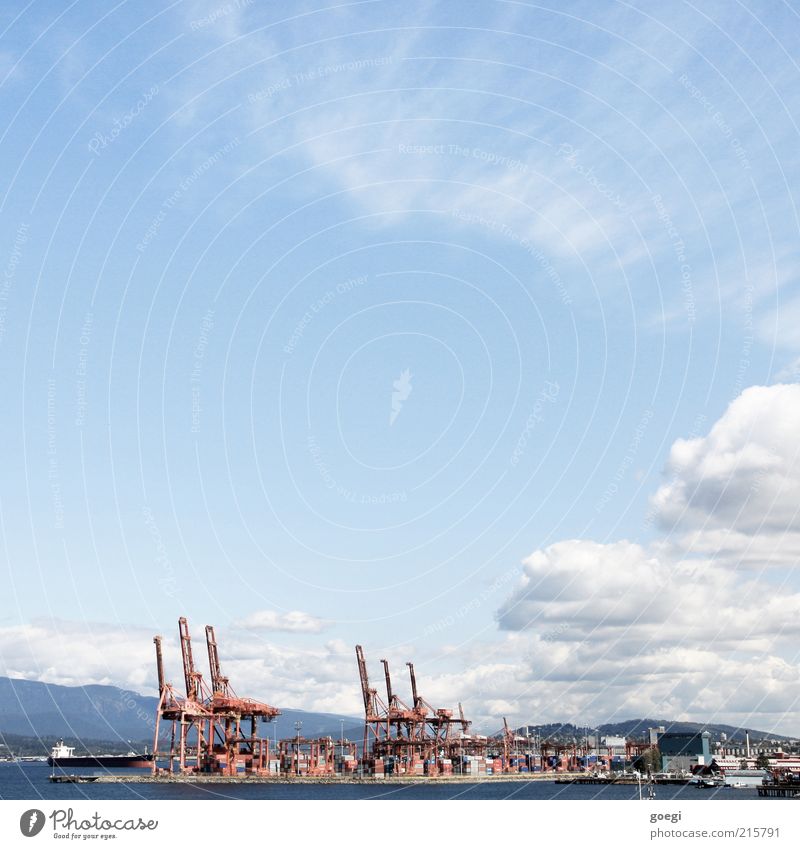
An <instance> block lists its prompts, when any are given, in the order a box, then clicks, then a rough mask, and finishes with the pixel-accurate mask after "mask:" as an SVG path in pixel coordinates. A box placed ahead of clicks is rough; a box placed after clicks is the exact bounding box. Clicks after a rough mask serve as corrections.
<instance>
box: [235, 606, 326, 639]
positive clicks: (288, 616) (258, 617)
mask: <svg viewBox="0 0 800 849" xmlns="http://www.w3.org/2000/svg"><path fill="white" fill-rule="evenodd" d="M234 624H235V625H236V626H237V627H238V628H244V629H246V630H248V631H285V632H289V633H304V634H318V633H319V632H320V631H321V630H322V629H323V628H324V627H325V625H326V623H325V622H324V621H323V620H322V619H318V618H317V617H316V616H312V615H311V614H310V613H304V612H303V611H302V610H290V611H289V612H288V613H276V612H275V611H274V610H258V611H256V612H255V613H251V614H250V615H249V616H246V617H245V618H244V619H239V620H237V621H236V622H235V623H234Z"/></svg>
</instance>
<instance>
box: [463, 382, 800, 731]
mask: <svg viewBox="0 0 800 849" xmlns="http://www.w3.org/2000/svg"><path fill="white" fill-rule="evenodd" d="M799 427H800V386H785V385H776V386H770V387H764V386H756V387H751V388H749V389H747V390H746V391H745V392H743V393H742V394H741V395H740V396H739V397H738V398H736V399H735V400H734V402H733V403H732V404H731V405H730V406H729V407H728V409H727V410H726V411H725V413H724V414H723V415H722V416H721V417H720V419H719V420H718V421H717V422H716V423H715V424H714V426H713V427H712V428H711V430H710V432H709V434H708V435H707V436H704V437H699V438H695V439H687V440H684V439H680V440H677V441H676V442H675V443H674V445H673V446H672V450H671V452H670V457H669V462H668V464H667V469H666V474H667V477H668V480H667V482H666V483H664V485H663V486H661V487H660V488H659V490H658V492H657V493H656V495H655V497H654V499H653V506H654V509H655V511H656V516H657V518H658V519H659V521H660V523H661V524H662V526H664V527H665V528H667V529H668V530H670V531H673V530H675V531H676V532H677V534H678V535H680V536H679V539H678V540H675V539H673V538H672V536H669V537H667V538H666V539H665V540H662V541H656V542H654V543H652V544H651V545H649V546H643V545H638V544H635V543H631V542H628V541H625V540H621V541H618V542H612V543H598V542H593V541H591V540H582V539H578V540H566V541H563V542H559V543H556V544H554V545H551V546H549V547H547V548H545V549H543V550H539V551H535V552H534V553H533V554H531V555H530V556H529V557H528V558H526V560H525V561H524V570H523V577H522V579H521V581H520V582H519V584H518V585H517V587H516V588H515V589H514V591H513V593H512V594H511V596H510V597H509V598H508V599H507V600H506V602H505V603H504V604H503V605H502V607H501V608H500V610H499V611H498V620H499V623H500V626H501V628H503V629H505V630H507V631H508V632H509V634H508V642H507V643H506V645H505V647H504V653H505V655H506V657H507V658H508V662H507V664H506V666H505V667H504V669H503V672H502V674H498V673H497V670H496V669H493V668H492V667H493V664H492V663H491V660H492V658H491V657H486V656H484V657H482V658H481V662H479V663H477V664H476V665H475V666H474V667H473V669H472V670H471V680H472V682H473V684H474V685H475V687H476V688H477V689H478V690H486V691H487V692H489V693H490V694H491V696H490V697H491V699H501V698H502V699H505V700H506V701H514V702H515V703H516V704H517V705H518V710H519V713H518V717H520V718H522V717H525V716H528V715H531V714H533V715H537V711H538V717H539V718H541V719H545V718H554V719H556V718H561V719H568V718H570V717H572V716H574V717H575V718H576V719H577V720H579V721H585V717H586V716H587V715H588V716H595V717H597V716H600V717H603V718H605V717H611V716H616V717H618V718H625V717H631V716H649V717H654V718H655V717H661V718H669V719H680V718H684V719H694V720H699V719H703V720H706V721H712V720H718V721H721V722H731V723H734V724H735V723H744V724H749V725H752V726H754V727H759V728H761V729H764V730H770V729H775V730H779V729H783V730H784V731H786V732H790V733H796V732H797V727H798V704H800V670H799V669H798V665H797V657H796V645H797V640H798V636H800V593H798V592H796V591H795V590H794V589H792V588H791V587H789V586H787V585H786V584H779V583H778V582H777V580H770V581H768V580H766V579H765V578H764V577H763V572H762V573H761V576H760V577H757V576H758V575H759V573H758V572H757V571H756V570H755V568H754V569H753V571H750V572H746V573H743V572H742V571H741V570H740V569H738V568H736V567H740V566H750V567H759V568H760V567H763V566H764V565H769V564H779V565H780V564H787V563H791V564H792V565H793V564H794V563H796V561H797V557H798V556H800V520H799V519H798V505H800V462H798V447H797V442H796V438H795V437H796V434H797V432H798V428H799ZM495 656H496V655H495ZM492 680H494V681H495V682H499V683H498V684H497V686H494V687H493V686H492V684H491V681H492ZM487 698H488V697H487ZM485 704H488V701H487V702H486V703H485Z"/></svg>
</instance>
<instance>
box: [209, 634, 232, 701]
mask: <svg viewBox="0 0 800 849" xmlns="http://www.w3.org/2000/svg"><path fill="white" fill-rule="evenodd" d="M206 644H207V646H208V668H209V670H210V671H211V690H212V692H214V693H222V694H223V695H228V681H229V679H228V678H226V677H225V676H224V675H223V674H222V668H221V667H220V663H219V650H218V649H217V639H216V636H215V634H214V626H213V625H206Z"/></svg>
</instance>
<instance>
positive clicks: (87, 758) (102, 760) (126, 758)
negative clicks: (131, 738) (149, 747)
mask: <svg viewBox="0 0 800 849" xmlns="http://www.w3.org/2000/svg"><path fill="white" fill-rule="evenodd" d="M47 763H48V764H49V765H50V766H54V767H59V769H71V768H72V767H74V766H101V767H106V766H113V767H127V768H129V769H149V768H150V767H151V766H152V765H153V757H152V755H84V756H81V757H72V758H54V757H52V756H51V757H49V758H48V759H47Z"/></svg>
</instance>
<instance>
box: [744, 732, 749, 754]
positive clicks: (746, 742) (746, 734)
mask: <svg viewBox="0 0 800 849" xmlns="http://www.w3.org/2000/svg"><path fill="white" fill-rule="evenodd" d="M744 747H745V748H744V751H745V755H746V756H747V757H748V758H749V757H750V732H749V731H745V732H744Z"/></svg>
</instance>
